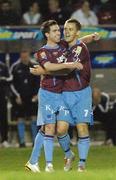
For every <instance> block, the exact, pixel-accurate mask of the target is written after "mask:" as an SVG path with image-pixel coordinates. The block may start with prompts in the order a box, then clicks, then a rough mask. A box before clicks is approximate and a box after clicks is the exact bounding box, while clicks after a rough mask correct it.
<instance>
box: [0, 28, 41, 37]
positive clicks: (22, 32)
mask: <svg viewBox="0 0 116 180" xmlns="http://www.w3.org/2000/svg"><path fill="white" fill-rule="evenodd" d="M42 38H43V34H42V32H41V31H40V30H39V29H33V28H25V29H22V28H19V29H17V28H16V29H15V28H14V29H12V28H0V40H19V39H35V40H42Z"/></svg>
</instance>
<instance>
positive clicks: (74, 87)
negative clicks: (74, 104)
mask: <svg viewBox="0 0 116 180" xmlns="http://www.w3.org/2000/svg"><path fill="white" fill-rule="evenodd" d="M67 59H68V61H70V62H72V61H73V62H77V61H78V62H81V63H82V64H83V70H80V71H79V70H74V71H73V72H72V73H70V74H69V75H68V76H67V77H66V78H65V82H64V87H63V91H78V90H81V89H83V88H85V87H87V86H88V85H89V83H90V76H91V63H90V56H89V52H88V49H87V47H86V45H85V44H84V43H82V42H78V43H77V44H76V45H74V46H73V47H71V48H70V49H69V52H68V58H67Z"/></svg>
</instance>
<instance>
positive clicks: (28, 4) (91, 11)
mask: <svg viewBox="0 0 116 180" xmlns="http://www.w3.org/2000/svg"><path fill="white" fill-rule="evenodd" d="M115 9H116V3H115V0H94V1H93V0H42V1H41V0H26V1H23V0H15V1H13V0H0V25H1V26H6V25H40V24H41V23H42V22H43V21H45V20H48V19H55V20H57V21H58V23H59V24H60V25H63V24H64V22H65V20H67V19H68V18H70V17H73V18H76V19H77V20H79V21H80V23H81V24H82V25H83V26H89V25H91V26H95V25H98V24H115V23H116V11H115Z"/></svg>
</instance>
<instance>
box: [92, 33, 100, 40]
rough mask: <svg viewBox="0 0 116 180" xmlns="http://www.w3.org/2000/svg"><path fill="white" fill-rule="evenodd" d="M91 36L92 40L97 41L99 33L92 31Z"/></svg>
mask: <svg viewBox="0 0 116 180" xmlns="http://www.w3.org/2000/svg"><path fill="white" fill-rule="evenodd" d="M92 37H93V40H94V41H98V40H99V39H100V34H99V33H97V32H95V33H93V35H92Z"/></svg>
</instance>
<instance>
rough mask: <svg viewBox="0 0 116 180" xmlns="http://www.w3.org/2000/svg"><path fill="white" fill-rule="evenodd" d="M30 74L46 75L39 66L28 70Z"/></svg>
mask: <svg viewBox="0 0 116 180" xmlns="http://www.w3.org/2000/svg"><path fill="white" fill-rule="evenodd" d="M30 73H31V74H33V75H44V74H47V73H46V70H45V69H43V68H42V67H41V66H40V65H34V67H33V68H30Z"/></svg>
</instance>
